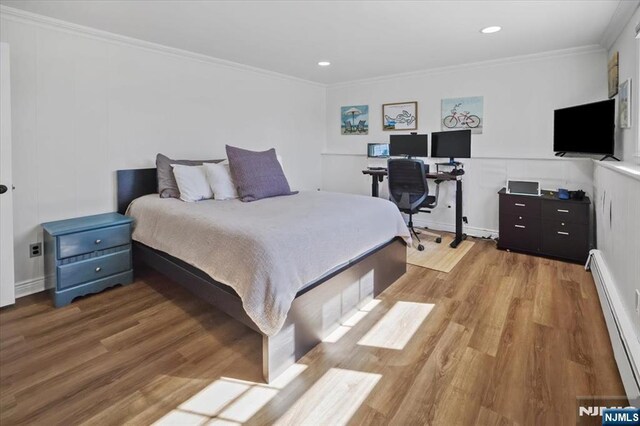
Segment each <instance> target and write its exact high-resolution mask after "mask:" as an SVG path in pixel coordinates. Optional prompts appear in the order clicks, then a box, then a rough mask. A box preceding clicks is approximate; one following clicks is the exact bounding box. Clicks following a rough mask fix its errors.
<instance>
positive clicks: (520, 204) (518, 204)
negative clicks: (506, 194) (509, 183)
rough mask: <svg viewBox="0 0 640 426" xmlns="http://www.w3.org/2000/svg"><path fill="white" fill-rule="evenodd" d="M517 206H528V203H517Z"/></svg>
mask: <svg viewBox="0 0 640 426" xmlns="http://www.w3.org/2000/svg"><path fill="white" fill-rule="evenodd" d="M516 206H518V207H526V206H527V205H526V204H522V203H516Z"/></svg>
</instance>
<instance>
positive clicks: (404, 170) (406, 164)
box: [387, 158, 429, 213]
mask: <svg viewBox="0 0 640 426" xmlns="http://www.w3.org/2000/svg"><path fill="white" fill-rule="evenodd" d="M387 170H388V174H389V177H388V179H389V196H390V198H391V201H393V202H394V203H395V204H396V205H397V206H398V208H399V209H400V210H401V211H403V212H405V213H410V212H415V211H416V210H417V209H418V208H419V207H420V205H421V204H422V203H423V202H424V201H425V200H426V199H427V196H428V195H429V187H428V186H427V179H426V173H427V172H428V170H429V166H428V165H425V164H424V162H423V161H422V160H417V159H412V158H392V159H389V160H388V161H387Z"/></svg>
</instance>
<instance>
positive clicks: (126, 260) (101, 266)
mask: <svg viewBox="0 0 640 426" xmlns="http://www.w3.org/2000/svg"><path fill="white" fill-rule="evenodd" d="M129 269H131V250H130V249H129V250H123V251H119V252H117V253H113V254H108V255H105V256H100V257H94V258H91V259H87V260H81V261H79V262H74V263H68V264H66V265H61V266H58V289H63V288H67V287H73V286H75V285H78V284H82V283H85V282H88V281H94V280H97V279H101V278H105V277H108V276H109V275H113V274H117V273H118V272H124V271H128V270H129Z"/></svg>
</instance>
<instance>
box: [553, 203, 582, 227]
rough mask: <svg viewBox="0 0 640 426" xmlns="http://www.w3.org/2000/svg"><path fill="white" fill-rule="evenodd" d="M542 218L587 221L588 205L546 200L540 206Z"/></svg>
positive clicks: (576, 221)
mask: <svg viewBox="0 0 640 426" xmlns="http://www.w3.org/2000/svg"><path fill="white" fill-rule="evenodd" d="M542 218H543V219H544V220H553V221H562V222H573V223H581V224H587V223H589V205H588V204H580V203H570V202H564V201H547V202H545V203H544V204H543V206H542Z"/></svg>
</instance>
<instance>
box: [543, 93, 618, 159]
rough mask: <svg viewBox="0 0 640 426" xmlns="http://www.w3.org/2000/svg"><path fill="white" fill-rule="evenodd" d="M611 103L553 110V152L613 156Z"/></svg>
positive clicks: (604, 102) (603, 102)
mask: <svg viewBox="0 0 640 426" xmlns="http://www.w3.org/2000/svg"><path fill="white" fill-rule="evenodd" d="M614 130H615V100H613V99H609V100H606V101H601V102H594V103H591V104H585V105H578V106H574V107H570V108H562V109H557V110H555V112H554V117H553V150H554V151H555V152H556V153H564V152H580V153H585V154H609V155H613V148H614Z"/></svg>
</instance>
